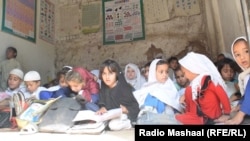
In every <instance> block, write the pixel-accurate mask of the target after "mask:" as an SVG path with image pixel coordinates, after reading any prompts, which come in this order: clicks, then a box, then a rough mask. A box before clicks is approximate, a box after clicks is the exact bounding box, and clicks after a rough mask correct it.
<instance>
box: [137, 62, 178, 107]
mask: <svg viewBox="0 0 250 141" xmlns="http://www.w3.org/2000/svg"><path fill="white" fill-rule="evenodd" d="M160 60H162V59H154V60H153V61H152V63H151V64H150V67H149V75H148V82H147V83H145V85H144V86H143V87H142V88H141V89H140V90H137V91H135V92H134V96H135V98H136V99H137V101H138V103H139V105H140V106H142V105H143V104H144V100H145V98H146V96H147V95H148V94H150V95H152V96H154V97H156V98H157V99H159V100H160V101H162V102H164V103H165V104H167V105H170V106H172V107H174V108H175V109H176V110H179V111H182V108H181V106H180V103H179V95H178V91H177V89H176V87H175V85H174V83H173V81H172V80H171V79H170V78H168V79H167V81H166V82H165V83H159V82H158V81H157V79H156V67H157V65H156V64H157V63H158V62H159V61H160Z"/></svg>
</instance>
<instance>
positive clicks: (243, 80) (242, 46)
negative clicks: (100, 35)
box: [225, 36, 250, 125]
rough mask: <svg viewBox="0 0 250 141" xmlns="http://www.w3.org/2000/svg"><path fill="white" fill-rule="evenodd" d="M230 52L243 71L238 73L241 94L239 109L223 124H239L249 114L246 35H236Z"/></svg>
mask: <svg viewBox="0 0 250 141" xmlns="http://www.w3.org/2000/svg"><path fill="white" fill-rule="evenodd" d="M231 52H232V54H233V57H234V59H235V61H236V63H237V64H238V65H239V66H240V67H241V69H242V70H243V72H241V73H240V74H239V79H238V81H239V88H240V92H241V94H242V95H243V96H242V98H241V100H240V102H239V106H238V107H239V108H238V109H239V110H238V111H237V112H236V114H235V115H234V116H233V118H232V119H230V120H228V121H226V122H225V124H237V125H238V124H241V123H242V122H243V120H244V117H245V116H246V115H250V106H249V101H250V89H249V88H250V81H249V77H250V55H249V45H248V41H247V39H246V37H244V36H241V37H237V38H236V39H235V40H234V41H233V43H232V46H231Z"/></svg>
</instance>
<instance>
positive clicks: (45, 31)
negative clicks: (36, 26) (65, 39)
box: [39, 0, 55, 44]
mask: <svg viewBox="0 0 250 141" xmlns="http://www.w3.org/2000/svg"><path fill="white" fill-rule="evenodd" d="M39 37H40V39H43V40H44V41H47V42H49V43H52V44H53V43H54V38H55V5H54V4H53V3H51V2H50V1H49V0H41V4H40V31H39Z"/></svg>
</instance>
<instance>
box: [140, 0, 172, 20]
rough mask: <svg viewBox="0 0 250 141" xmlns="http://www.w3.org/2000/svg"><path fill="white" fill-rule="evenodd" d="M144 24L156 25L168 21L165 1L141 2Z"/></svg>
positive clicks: (144, 0) (146, 0) (145, 0)
mask: <svg viewBox="0 0 250 141" xmlns="http://www.w3.org/2000/svg"><path fill="white" fill-rule="evenodd" d="M143 7H144V15H145V21H146V23H157V22H162V21H166V20H168V19H170V16H169V12H168V5H167V0H143Z"/></svg>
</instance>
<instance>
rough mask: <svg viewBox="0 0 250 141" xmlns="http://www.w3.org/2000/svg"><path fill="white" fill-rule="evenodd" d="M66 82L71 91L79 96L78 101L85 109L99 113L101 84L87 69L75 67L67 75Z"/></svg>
mask: <svg viewBox="0 0 250 141" xmlns="http://www.w3.org/2000/svg"><path fill="white" fill-rule="evenodd" d="M65 79H66V82H67V84H68V86H69V87H70V89H71V90H72V91H73V92H74V93H76V94H77V96H76V99H77V101H78V102H80V104H81V105H82V106H84V107H83V108H84V109H87V110H92V111H97V110H98V109H99V108H98V105H97V103H98V100H99V84H98V82H97V81H95V80H94V76H93V75H92V74H91V73H90V72H89V71H88V70H86V69H85V68H82V67H74V68H73V69H72V70H71V71H69V72H67V73H66V77H65Z"/></svg>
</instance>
